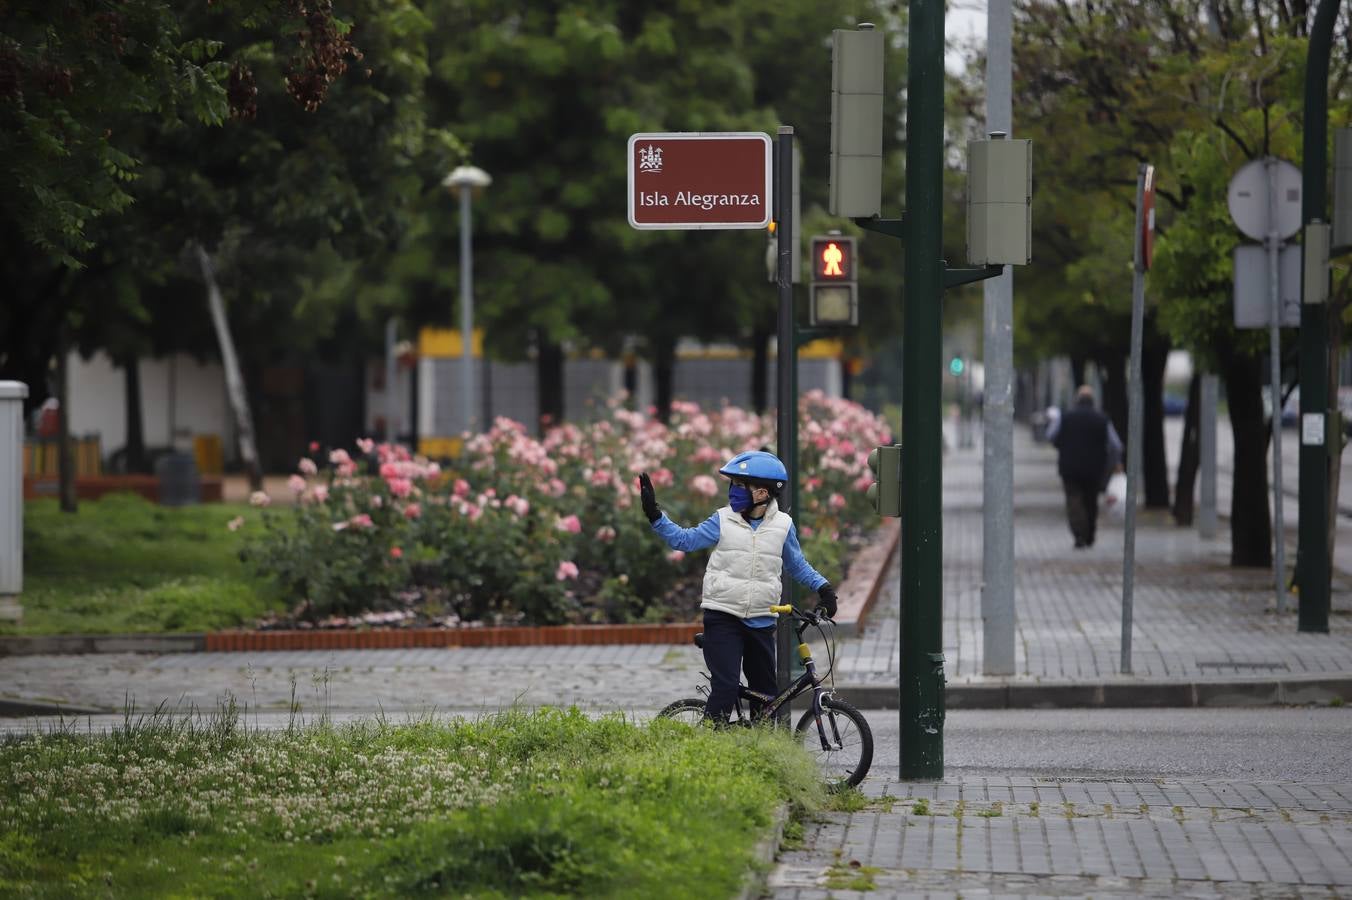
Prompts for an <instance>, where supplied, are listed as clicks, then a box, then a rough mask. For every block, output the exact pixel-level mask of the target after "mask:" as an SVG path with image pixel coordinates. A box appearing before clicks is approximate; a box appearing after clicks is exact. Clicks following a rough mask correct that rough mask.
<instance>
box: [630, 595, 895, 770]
mask: <svg viewBox="0 0 1352 900" xmlns="http://www.w3.org/2000/svg"><path fill="white" fill-rule="evenodd" d="M770 609H771V611H772V612H776V613H779V614H780V615H785V614H789V615H792V617H793V623H794V624H793V630H794V635H795V636H796V637H797V638H798V655H799V657H800V658H801V659H802V661H803V674H802V675H800V676H798V678H797V680H795V681H794V682H793V683H792V684H790V685H789V686H788V687H787V688H785V689H784V690H782V691H780V692H779V693H778V694H763V693H761V692H760V691H753V690H751V688H749V687H747V686H746V685H745V684H739V685H738V687H737V699H736V701H735V703H734V704H733V710H732V724H733V725H740V726H744V727H748V728H749V727H751V726H752V725H760V724H766V723H773V722H774V716H775V713H776V712H777V711H778V710H779V708H780V707H781V706H783V705H784V704H785V703H788V702H790V701H792V700H793V699H795V698H796V697H799V696H801V695H802V694H805V693H808V692H809V691H810V692H811V693H812V706H811V707H809V708H808V709H807V710H805V711H804V712H803V715H802V717H801V718H799V719H798V724H797V725H795V726H794V729H793V733H794V735H795V736H796V737H797V738H798V739H799V740H801V741H803V743H804V746H805V747H806V749H807V750H808V751H810V752H812V753H814V754H815V755H816V757H817V764H818V766H819V767H820V768H821V770H822V771H823V773H825V775H826V782H827V786H828V787H830V788H833V789H841V788H846V787H854V786H855V785H857V784H859V782H861V781H863V780H864V776H865V775H867V774H868V770H869V766H871V765H872V764H873V731H872V729H870V728H869V724H868V720H867V719H865V718H864V715H863V713H861V712H860V711H859V710H857V709H855V708H854V707H853V706H851V705H850V704H849V703H846V702H845V701H844V700H842V699H840V698H839V697H837V696H836V695H835V682H834V680H833V679H832V672H833V670H834V669H835V642H834V639H833V638H832V636H830V635H828V634H827V633H826V631H825V630H824V629H823V627H822V623H830V624H834V623H831V620H830V619H828V618H826V617H825V616H818V615H817V614H816V613H815V612H804V611H801V610H796V609H794V608H793V607H792V606H789V605H785V606H772V607H770ZM809 626H815V627H816V629H817V631H818V633H819V634H820V635H821V636H822V640H823V642H824V643H825V644H826V648H827V658H828V660H829V664H828V666H827V669H826V672H825V674H823V675H821V676H818V675H817V665H816V663H815V662H814V661H813V659H812V651H811V649H810V648H809V647H808V645H807V643H806V642H805V641H804V640H803V632H804V631H805V630H806V629H807V628H808V627H809ZM703 639H704V634H703V633H700V634H697V635H695V646H696V647H700V648H703V646H704V640H703ZM704 677H705V678H708V677H709V675H708V673H707V672H706V673H705V674H704ZM828 682H830V686H829V687H828V686H827V683H828ZM698 690H699V692H700V693H701V694H704V695H705V696H706V697H707V696H708V694H709V689H708V688H707V687H705V686H703V685H701V686H700V687H699V689H698ZM743 700H745V701H746V703H747V709H745V710H744V709H743V706H742V701H743ZM704 704H705V701H704V700H703V699H702V698H699V697H690V698H687V699H684V700H677V701H676V702H675V703H670V704H668V705H667V706H665V707H664V708H663V709H662V711H661V712H659V713H658V714H657V715H658V716H659V717H661V718H664V719H676V720H678V721H684V722H689V723H691V724H698V723H701V722H703V721H704ZM813 724H815V725H816V726H817V727H816V728H813V729H810V726H812V725H813Z"/></svg>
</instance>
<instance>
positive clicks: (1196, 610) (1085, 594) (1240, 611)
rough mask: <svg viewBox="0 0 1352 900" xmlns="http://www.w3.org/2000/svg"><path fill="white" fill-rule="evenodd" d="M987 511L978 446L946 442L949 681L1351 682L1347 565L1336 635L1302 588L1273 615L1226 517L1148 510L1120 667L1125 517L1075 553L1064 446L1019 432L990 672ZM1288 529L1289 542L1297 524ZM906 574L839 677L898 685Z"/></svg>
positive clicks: (1265, 573) (886, 595)
mask: <svg viewBox="0 0 1352 900" xmlns="http://www.w3.org/2000/svg"><path fill="white" fill-rule="evenodd" d="M1290 505H1291V504H1288V507H1290ZM1288 512H1290V510H1289V509H1288ZM981 520H982V513H981V455H980V451H979V450H977V449H966V450H955V451H951V452H950V453H949V455H948V456H947V458H946V460H945V466H944V570H943V578H944V606H945V615H944V655H945V662H946V672H947V677H948V681H949V685H950V686H954V685H959V686H960V685H997V684H1003V685H1014V686H1019V685H1075V684H1080V685H1083V684H1087V683H1093V684H1105V685H1110V686H1118V687H1123V686H1128V685H1137V686H1152V685H1153V686H1158V685H1161V684H1164V683H1174V684H1182V683H1203V684H1206V683H1223V682H1226V681H1236V680H1243V681H1246V682H1253V681H1254V680H1258V681H1260V682H1272V681H1275V680H1287V681H1289V682H1290V683H1292V684H1296V683H1299V682H1300V680H1301V679H1303V678H1320V679H1329V678H1339V677H1341V678H1352V615H1350V614H1352V572H1349V571H1347V570H1343V571H1338V572H1335V575H1334V583H1333V615H1332V616H1331V617H1330V631H1329V634H1327V635H1324V634H1302V633H1299V632H1297V630H1296V607H1297V603H1298V600H1297V598H1296V597H1295V596H1294V595H1292V596H1291V598H1290V601H1291V602H1290V605H1289V610H1288V612H1287V613H1285V614H1283V615H1278V614H1277V613H1276V612H1275V608H1274V599H1273V592H1272V575H1271V572H1270V571H1269V570H1262V569H1235V568H1232V567H1231V566H1230V565H1229V551H1230V547H1229V534H1228V529H1227V527H1226V526H1227V523H1228V520H1226V519H1222V521H1221V529H1220V534H1219V535H1218V536H1217V538H1216V539H1214V540H1210V541H1206V540H1203V539H1201V538H1200V537H1198V535H1197V532H1196V529H1192V528H1178V527H1176V526H1174V525H1173V524H1172V522H1171V521H1170V520H1169V519H1168V517H1167V515H1164V514H1161V513H1158V512H1155V511H1146V510H1142V511H1141V512H1140V513H1139V514H1138V517H1137V537H1136V561H1137V569H1136V578H1135V590H1134V599H1133V629H1132V673H1131V674H1129V675H1123V674H1121V672H1120V667H1119V663H1120V659H1121V635H1122V558H1123V557H1122V554H1123V538H1124V535H1123V525H1122V520H1121V519H1120V518H1119V517H1115V516H1113V515H1112V514H1105V515H1103V516H1101V517H1100V526H1099V535H1098V540H1097V542H1096V544H1095V546H1094V547H1092V548H1089V549H1086V550H1075V549H1073V547H1072V539H1071V535H1070V532H1069V529H1068V528H1067V526H1066V519H1065V510H1064V500H1063V495H1062V492H1061V488H1060V482H1059V480H1058V479H1057V476H1056V457H1055V451H1054V450H1053V449H1052V448H1050V447H1049V446H1047V445H1036V444H1034V443H1033V442H1032V441H1031V440H1030V439H1028V438H1027V436H1026V435H1025V434H1024V433H1023V432H1022V431H1018V432H1016V441H1015V603H1016V607H1017V631H1016V637H1015V662H1016V674H1015V675H1013V676H1012V677H992V676H985V675H983V674H982V671H981V664H982V655H981V650H982V617H981V585H982V571H981V569H982V559H981V528H982V521H981ZM1288 534H1289V535H1290V536H1292V537H1294V528H1291V529H1288ZM1347 542H1348V543H1352V535H1349V540H1348V541H1347ZM899 577H900V574H899V567H898V568H897V569H895V570H894V572H893V577H892V580H891V582H890V583H888V584H887V585H885V586H884V588H883V590H882V592H881V593H880V595H879V602H878V604H877V606H875V612H874V615H873V616H871V617H870V618H869V619H868V621H867V624H866V627H865V629H864V634H863V635H862V637H861V638H859V639H857V640H854V641H850V642H848V643H846V644H845V645H844V648H843V651H842V654H841V659H840V661H839V664H838V668H837V673H838V676H839V678H840V680H841V681H842V682H843V683H846V684H850V685H858V686H869V685H895V684H896V682H897V666H898V664H899V661H900V634H899V631H900V629H899V624H900V623H899V618H900V598H899V589H898V584H897V580H898V579H899ZM1048 696H1050V695H1048Z"/></svg>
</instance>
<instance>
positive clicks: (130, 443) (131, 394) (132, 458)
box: [122, 356, 174, 472]
mask: <svg viewBox="0 0 1352 900" xmlns="http://www.w3.org/2000/svg"><path fill="white" fill-rule="evenodd" d="M122 373H123V383H124V384H125V386H126V394H127V399H126V419H127V443H126V446H125V448H124V450H123V464H124V465H125V466H126V468H127V471H128V472H145V471H146V441H145V428H144V426H143V424H142V412H141V363H140V360H138V359H137V358H136V357H135V356H132V357H129V358H128V359H127V360H126V361H125V362H123V364H122ZM173 437H174V436H173V435H172V434H171V435H170V436H169V438H170V442H171V443H172V441H173Z"/></svg>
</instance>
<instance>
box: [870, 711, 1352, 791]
mask: <svg viewBox="0 0 1352 900" xmlns="http://www.w3.org/2000/svg"><path fill="white" fill-rule="evenodd" d="M865 715H866V716H867V718H868V720H869V725H870V727H872V729H873V733H874V738H875V748H874V762H873V773H872V774H875V775H882V774H887V775H890V776H891V777H895V776H896V774H897V772H898V769H899V765H900V763H899V756H898V743H899V732H900V719H899V715H898V713H897V712H896V711H868V712H866V713H865ZM944 765H945V770H944V771H945V775H947V776H949V777H957V776H964V777H965V776H982V775H985V776H1000V777H1007V776H1010V775H1029V776H1036V777H1042V778H1053V779H1059V778H1070V779H1093V780H1100V779H1103V780H1107V779H1112V780H1121V779H1123V778H1169V779H1186V780H1194V779H1231V780H1240V781H1275V780H1280V781H1297V782H1306V783H1320V782H1343V783H1347V782H1352V708H1348V707H1341V708H1330V707H1320V708H1264V709H1236V710H1225V709H1199V710H1194V709H1159V710H1074V709H1071V710H999V711H977V710H964V711H955V712H950V713H949V714H948V718H947V721H946V724H945V728H944Z"/></svg>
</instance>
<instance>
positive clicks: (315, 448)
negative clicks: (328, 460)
mask: <svg viewBox="0 0 1352 900" xmlns="http://www.w3.org/2000/svg"><path fill="white" fill-rule="evenodd" d="M310 452H311V453H318V452H319V441H310Z"/></svg>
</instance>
